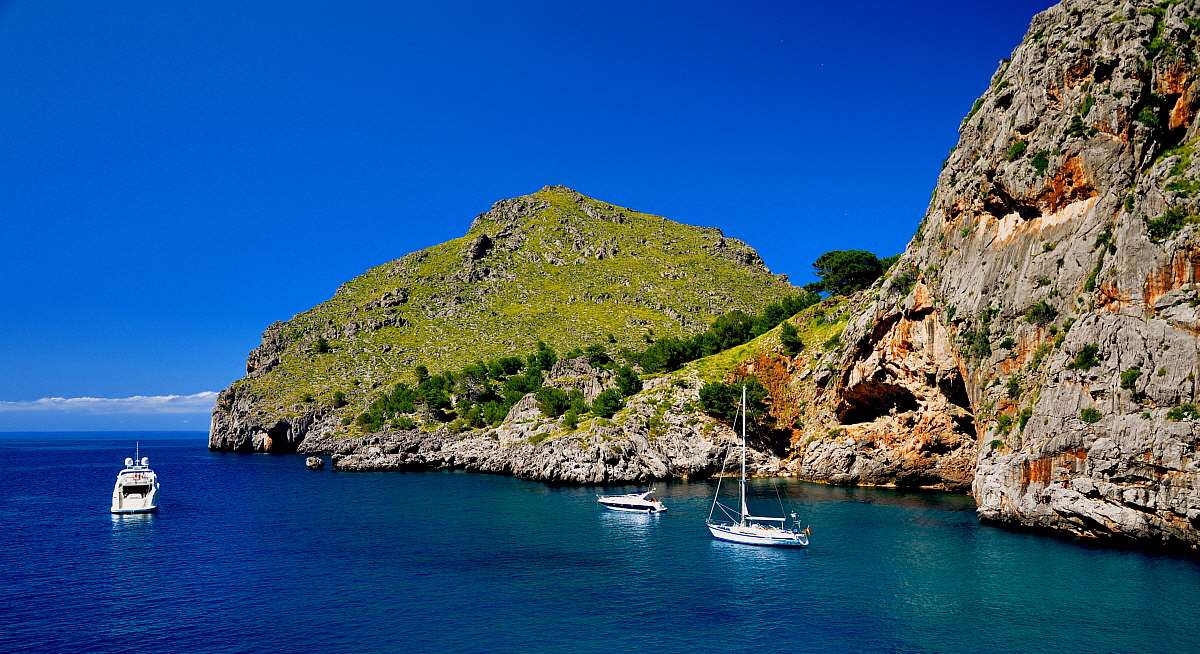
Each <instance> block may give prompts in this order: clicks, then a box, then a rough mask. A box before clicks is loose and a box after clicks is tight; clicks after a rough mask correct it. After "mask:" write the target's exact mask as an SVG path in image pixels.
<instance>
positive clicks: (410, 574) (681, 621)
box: [0, 433, 1200, 654]
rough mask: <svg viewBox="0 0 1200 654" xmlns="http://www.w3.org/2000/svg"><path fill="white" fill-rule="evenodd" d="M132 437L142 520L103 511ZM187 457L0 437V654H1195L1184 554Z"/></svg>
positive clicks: (1198, 569)
mask: <svg viewBox="0 0 1200 654" xmlns="http://www.w3.org/2000/svg"><path fill="white" fill-rule="evenodd" d="M135 439H140V440H141V441H142V454H143V455H144V456H149V457H150V463H151V466H152V467H153V468H154V469H155V471H156V472H158V475H159V478H160V481H161V482H162V501H161V509H160V512H159V513H158V514H156V515H149V516H123V517H113V516H111V515H109V514H108V505H109V496H110V494H111V492H112V483H113V481H114V480H115V478H116V474H117V472H118V471H119V470H120V468H121V464H122V462H123V461H124V459H125V457H127V456H132V455H133V452H132V447H133V441H134V440H135ZM205 443H206V441H205V438H204V435H203V434H196V435H186V436H180V435H165V434H159V435H147V434H144V433H143V434H90V435H89V434H84V435H72V436H64V435H54V436H52V435H43V434H28V435H19V434H3V435H0V454H2V455H3V460H4V462H5V463H6V470H5V474H4V475H0V498H2V505H0V517H2V518H3V524H4V526H5V528H4V530H3V532H2V535H0V571H2V574H0V651H5V652H10V651H13V652H15V651H31V652H128V651H144V652H155V653H156V654H159V653H170V652H195V651H205V652H293V651H321V652H364V651H372V652H481V651H486V652H632V651H649V650H650V649H654V650H657V651H661V652H718V651H748V650H749V649H751V648H759V647H766V648H770V649H776V648H786V649H789V650H792V649H796V650H799V651H804V652H1011V651H1022V652H1134V651H1137V652H1194V651H1198V646H1197V639H1196V637H1195V629H1196V628H1197V627H1196V625H1197V619H1200V563H1198V562H1197V561H1196V560H1192V559H1188V558H1182V557H1177V556H1170V555H1161V554H1148V553H1142V552H1134V551H1122V550H1109V549H1101V548H1094V547H1088V546H1085V545H1081V544H1078V543H1075V542H1071V541H1064V540H1058V539H1054V538H1048V537H1044V536H1037V535H1031V534H1023V533H1013V532H1007V531H1003V530H1000V529H995V528H990V527H985V526H981V525H979V524H978V522H977V521H976V519H975V513H974V504H973V502H972V501H971V500H970V498H966V497H961V496H954V495H946V494H912V493H899V492H891V491H883V490H867V489H840V488H829V487H825V486H820V485H813V484H805V483H800V482H783V483H781V484H780V485H779V490H780V492H781V493H782V494H783V495H784V496H785V500H786V501H787V502H788V503H790V504H792V505H794V506H795V507H796V508H797V509H798V510H799V511H800V513H801V516H802V519H803V520H804V521H805V522H808V523H811V525H812V529H813V535H812V542H813V545H812V546H811V547H809V548H807V549H803V550H776V549H763V548H754V547H747V546H740V545H735V544H729V543H721V542H716V541H714V540H713V539H712V538H711V537H710V536H709V534H708V531H707V530H706V529H705V528H704V524H703V523H704V518H705V517H706V516H707V514H708V510H709V506H710V502H711V494H712V490H713V485H711V484H709V483H707V482H704V483H690V484H689V483H675V484H658V485H657V486H658V488H659V493H658V494H659V495H660V496H661V497H662V498H663V499H664V500H665V502H666V504H667V506H668V507H669V509H670V510H669V511H667V512H666V513H664V514H660V515H656V516H644V515H626V514H620V513H614V512H605V511H603V510H602V509H600V508H599V506H598V505H597V504H596V501H595V497H596V496H595V493H596V489H588V488H549V487H546V486H544V485H542V484H536V483H532V482H526V481H520V480H517V479H511V478H507V477H497V476H490V475H476V474H466V473H457V472H427V473H376V474H350V473H334V472H330V471H320V472H313V471H309V470H306V469H305V467H304V463H303V461H304V460H303V458H302V457H298V456H268V455H251V454H227V453H211V452H208V451H207V450H206V449H205ZM610 490H614V491H615V490H620V491H622V492H623V491H626V490H633V489H632V488H627V487H622V488H620V489H610ZM753 492H754V493H755V495H756V498H755V499H754V500H752V502H751V508H752V509H754V508H755V507H758V508H759V509H760V510H761V511H763V512H777V511H778V510H779V501H778V500H777V499H776V495H775V488H774V486H773V485H772V484H771V482H769V481H764V482H762V483H755V485H754V487H753Z"/></svg>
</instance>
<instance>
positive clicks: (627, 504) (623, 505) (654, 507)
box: [596, 488, 667, 513]
mask: <svg viewBox="0 0 1200 654" xmlns="http://www.w3.org/2000/svg"><path fill="white" fill-rule="evenodd" d="M653 492H654V489H653V488H651V489H650V490H644V491H638V492H636V493H626V494H625V495H597V496H596V497H597V499H596V501H597V502H599V503H601V504H603V505H604V508H606V509H612V510H613V511H632V512H634V513H660V512H662V511H666V510H667V507H665V506H663V503H662V501H661V500H656V499H654V498H653V497H650V493H653Z"/></svg>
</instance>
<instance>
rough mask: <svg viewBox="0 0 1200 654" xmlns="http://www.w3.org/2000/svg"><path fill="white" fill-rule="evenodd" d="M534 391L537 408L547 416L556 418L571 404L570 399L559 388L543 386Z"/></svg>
mask: <svg viewBox="0 0 1200 654" xmlns="http://www.w3.org/2000/svg"><path fill="white" fill-rule="evenodd" d="M536 392H537V406H538V409H539V410H540V411H541V412H542V415H544V416H546V417H547V418H557V417H559V416H561V415H562V414H563V413H564V412H565V411H566V410H567V409H568V408H570V406H571V401H570V399H568V397H567V394H566V393H564V392H563V390H562V389H561V388H554V387H553V386H543V387H541V388H539V389H537V391H536Z"/></svg>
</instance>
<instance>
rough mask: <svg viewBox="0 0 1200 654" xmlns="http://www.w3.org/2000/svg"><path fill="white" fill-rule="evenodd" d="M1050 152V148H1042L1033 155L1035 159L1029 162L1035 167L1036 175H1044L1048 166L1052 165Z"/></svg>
mask: <svg viewBox="0 0 1200 654" xmlns="http://www.w3.org/2000/svg"><path fill="white" fill-rule="evenodd" d="M1049 154H1050V152H1049V151H1048V150H1042V151H1041V152H1038V153H1037V154H1035V155H1033V160H1032V161H1030V162H1029V165H1031V166H1033V169H1034V170H1035V171H1036V172H1035V173H1034V174H1035V176H1040V175H1044V174H1045V173H1046V168H1048V167H1049V166H1050V159H1049Z"/></svg>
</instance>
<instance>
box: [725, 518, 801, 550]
mask: <svg viewBox="0 0 1200 654" xmlns="http://www.w3.org/2000/svg"><path fill="white" fill-rule="evenodd" d="M708 531H709V532H710V533H712V535H713V538H716V539H718V540H723V541H728V542H730V543H742V544H743V545H765V546H768V547H805V546H807V545H808V536H806V535H804V534H797V533H793V532H790V531H785V530H782V529H759V528H754V527H739V526H737V525H712V524H710V525H708Z"/></svg>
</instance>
